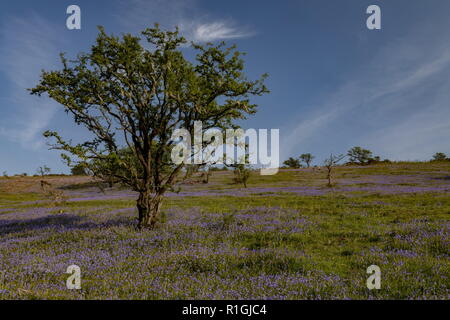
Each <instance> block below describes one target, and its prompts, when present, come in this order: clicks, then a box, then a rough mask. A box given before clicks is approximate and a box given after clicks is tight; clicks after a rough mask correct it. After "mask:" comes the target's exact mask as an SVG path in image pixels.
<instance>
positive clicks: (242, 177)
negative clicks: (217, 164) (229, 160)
mask: <svg viewBox="0 0 450 320" xmlns="http://www.w3.org/2000/svg"><path fill="white" fill-rule="evenodd" d="M250 173H251V170H250V169H249V168H248V166H247V165H246V164H236V165H234V170H233V175H234V176H233V182H234V183H235V184H243V185H244V188H247V182H248V179H249V178H250Z"/></svg>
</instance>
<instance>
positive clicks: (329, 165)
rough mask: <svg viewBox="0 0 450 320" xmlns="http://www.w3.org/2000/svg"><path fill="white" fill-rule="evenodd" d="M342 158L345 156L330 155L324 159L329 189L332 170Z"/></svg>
mask: <svg viewBox="0 0 450 320" xmlns="http://www.w3.org/2000/svg"><path fill="white" fill-rule="evenodd" d="M344 158H345V155H342V154H341V155H338V156H335V155H333V154H331V155H330V157H329V158H327V159H325V162H324V166H325V168H326V169H327V180H328V184H327V185H328V187H331V186H332V185H333V183H332V182H333V181H332V179H333V176H332V175H333V168H334V167H335V166H336V165H337V164H338V163H339V162H340V161H341V160H342V159H344Z"/></svg>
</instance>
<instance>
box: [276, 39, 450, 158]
mask: <svg viewBox="0 0 450 320" xmlns="http://www.w3.org/2000/svg"><path fill="white" fill-rule="evenodd" d="M413 36H414V37H415V38H414V37H413ZM413 36H411V37H409V38H405V39H403V40H402V41H396V42H395V43H394V42H393V43H391V44H390V45H387V46H386V47H384V48H382V49H380V50H379V51H378V52H377V53H376V54H375V55H374V56H373V58H372V60H370V61H368V63H367V65H366V66H361V67H360V68H359V69H358V70H357V73H354V74H352V75H350V76H349V78H348V80H347V81H346V82H345V83H343V84H342V85H341V86H340V87H339V88H337V89H336V91H335V92H334V93H332V94H329V95H328V97H326V98H325V99H324V100H323V102H322V103H321V104H320V105H318V106H317V107H315V108H314V111H312V112H309V113H307V114H306V115H304V116H303V117H302V119H301V121H299V122H298V123H297V124H296V125H294V126H291V130H290V131H289V134H288V135H287V136H285V137H284V139H282V143H283V153H284V157H286V156H288V155H291V154H294V153H295V152H296V151H297V150H304V149H305V148H306V149H308V150H311V148H313V146H314V144H317V143H320V146H321V147H320V149H321V150H328V151H329V152H331V151H333V152H339V151H340V152H345V150H334V148H335V146H336V145H339V146H342V145H347V146H349V147H350V146H353V145H363V146H366V147H370V148H372V149H373V150H374V151H375V152H376V153H377V154H381V155H382V156H385V157H389V158H392V159H397V160H398V159H405V160H423V159H427V158H430V157H431V155H432V154H433V153H434V152H437V151H444V152H449V151H450V146H449V145H448V138H449V137H450V122H449V121H448V119H449V117H450V108H449V104H450V94H447V92H450V81H449V80H448V79H447V78H448V77H447V75H448V73H449V72H450V46H447V45H442V43H443V41H442V40H443V39H441V38H440V39H439V41H436V39H433V38H432V37H429V38H427V35H426V34H425V33H422V34H421V33H420V32H416V33H413ZM423 39H427V41H426V42H427V43H426V44H425V45H424V44H423V42H421V41H423ZM318 137H320V139H319V138H318ZM444 141H446V142H445V143H444Z"/></svg>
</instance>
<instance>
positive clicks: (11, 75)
mask: <svg viewBox="0 0 450 320" xmlns="http://www.w3.org/2000/svg"><path fill="white" fill-rule="evenodd" d="M53 30H54V28H52V26H51V25H50V24H49V23H48V22H46V21H45V20H43V19H42V18H40V17H39V16H37V15H30V16H26V17H20V18H11V19H8V20H5V21H4V22H3V25H2V28H1V33H0V36H1V38H0V41H1V49H0V57H1V59H0V71H1V72H2V73H3V74H4V76H5V77H6V78H7V79H8V82H9V85H10V88H9V90H8V92H9V94H8V95H7V96H5V97H4V100H3V102H2V110H0V114H1V115H2V117H0V118H1V120H0V134H1V135H2V136H4V137H6V138H7V139H10V140H12V141H16V142H19V143H20V144H22V145H23V146H27V147H29V148H35V149H36V148H39V147H40V146H41V145H42V141H43V140H42V138H41V137H40V133H41V131H42V130H43V128H45V127H46V126H47V125H48V123H49V122H50V121H51V119H52V117H53V115H54V113H55V112H56V109H57V106H56V104H54V103H52V102H50V101H49V100H48V99H47V100H45V99H38V98H36V97H34V96H30V94H29V92H27V90H26V89H27V88H30V87H33V86H35V85H36V84H37V81H38V78H39V75H40V71H41V70H42V69H51V67H52V66H54V63H55V62H56V61H58V50H57V49H56V44H55V39H58V37H56V36H55V33H54V31H53Z"/></svg>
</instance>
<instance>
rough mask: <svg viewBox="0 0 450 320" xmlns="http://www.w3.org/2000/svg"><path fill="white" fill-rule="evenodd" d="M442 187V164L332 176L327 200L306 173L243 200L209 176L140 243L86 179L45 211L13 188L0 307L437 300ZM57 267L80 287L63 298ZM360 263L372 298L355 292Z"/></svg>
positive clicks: (319, 183)
mask: <svg viewBox="0 0 450 320" xmlns="http://www.w3.org/2000/svg"><path fill="white" fill-rule="evenodd" d="M448 176H450V165H449V164H448V163H427V164H424V163H396V164H390V165H386V164H383V165H379V166H370V167H339V168H338V169H337V170H336V186H335V187H334V188H331V189H329V188H325V187H324V184H325V179H324V173H323V172H322V173H321V172H317V171H312V170H311V169H304V170H298V171H281V172H280V173H279V174H278V175H276V176H259V175H257V174H256V173H254V174H253V175H252V177H251V180H250V183H249V188H248V189H249V190H251V188H257V191H255V192H253V193H252V192H249V191H246V190H244V189H241V188H240V187H239V186H236V185H232V184H230V183H229V181H231V173H230V172H228V173H222V172H219V173H213V176H212V177H211V182H210V184H207V185H203V184H198V185H193V186H185V187H183V192H185V194H183V195H181V194H180V195H176V194H175V195H172V196H168V197H167V198H166V199H165V201H164V204H163V214H162V219H161V222H160V223H159V224H158V227H157V228H156V229H155V230H151V231H144V232H138V231H136V230H135V228H134V226H135V218H136V211H135V209H134V204H135V202H134V199H133V198H132V197H128V196H125V193H126V190H109V191H107V195H106V196H108V195H114V197H111V198H107V197H106V198H105V195H103V194H101V193H99V192H98V191H96V190H95V189H94V188H92V185H91V184H90V183H89V181H86V180H83V179H80V180H76V181H75V183H74V181H72V180H70V179H72V178H70V177H67V178H61V177H59V178H55V179H59V180H57V182H56V184H57V185H58V186H59V187H60V188H62V189H63V190H65V191H64V192H65V193H66V196H67V198H68V200H69V201H67V202H65V203H61V204H57V205H56V206H53V207H51V206H49V201H47V199H45V197H44V195H42V194H41V193H39V192H37V191H33V181H34V180H33V178H29V179H30V181H27V179H26V178H20V181H19V182H18V183H19V184H20V186H19V187H15V186H8V187H6V186H2V187H0V195H1V200H0V270H4V271H5V279H4V283H3V285H1V284H0V298H5V299H106V298H110V299H448V298H449V296H450V290H449V283H450V282H449V273H450V272H449V271H450V262H449V252H450V250H449V249H450V248H449V231H450V230H449V229H450V223H449V216H450V197H449V193H450V188H449V189H445V188H443V187H446V186H447V185H449V184H450V181H449V180H448V179H445V177H448ZM374 178H376V179H374ZM64 179H67V181H66V182H64ZM346 179H351V181H348V182H350V183H347V184H345V183H346V182H347V181H346ZM69 180H70V181H69ZM406 180H408V182H405V181H406ZM410 180H411V181H410ZM55 181H56V180H55ZM7 183H8V184H14V183H15V181H14V179H9V180H8V182H7ZM386 183H389V185H388V187H386V186H385V185H386ZM2 184H3V183H0V185H2ZM76 184H80V185H78V186H77V185H76ZM412 184H413V185H412ZM74 185H75V186H74ZM348 185H351V186H352V189H351V190H349V189H346V188H345V187H344V186H348ZM66 186H70V187H66ZM380 186H383V188H386V189H380ZM435 186H440V187H441V188H440V189H439V190H438V191H435V190H434V189H433V188H434V187H435ZM285 187H292V188H293V189H294V190H292V192H290V191H289V190H288V191H286V190H285V189H282V188H285ZM412 187H423V189H420V190H421V191H420V192H418V191H417V190H418V189H417V190H416V189H410V188H412ZM2 188H3V189H2ZM264 188H267V190H264ZM277 188H281V189H282V191H277ZM295 188H298V189H299V190H301V192H303V191H302V190H304V189H303V188H319V190H325V192H322V193H320V194H317V195H305V194H302V193H301V192H295V190H296V189H295ZM322 188H323V189H322ZM371 188H372V189H371ZM426 188H430V189H426ZM19 189H20V192H18V191H17V190H19ZM260 189H263V190H260ZM217 190H221V191H222V192H223V193H221V194H219V195H218V194H217V192H216V191H217ZM391 190H395V192H390V191H391ZM427 190H431V191H427ZM446 190H447V191H446ZM79 192H81V195H80V194H79ZM121 192H123V194H124V196H123V197H120V194H121ZM198 192H202V194H201V195H197V193H198ZM190 193H192V196H191V195H190ZM117 194H119V196H118V197H117ZM92 195H95V196H92ZM96 196H98V197H99V198H98V199H96ZM80 197H81V198H80ZM83 197H86V200H83ZM71 199H78V200H76V201H71ZM1 210H4V211H3V212H2V211H1ZM71 264H77V265H79V266H80V267H81V270H82V289H81V290H68V289H67V288H66V285H65V281H66V279H67V277H68V275H67V274H65V271H66V268H67V267H68V266H69V265H71ZM373 264H375V265H378V266H379V267H380V268H381V271H382V280H381V281H382V288H381V290H368V289H367V287H366V279H367V278H368V276H369V275H368V274H366V269H367V267H368V266H370V265H373Z"/></svg>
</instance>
